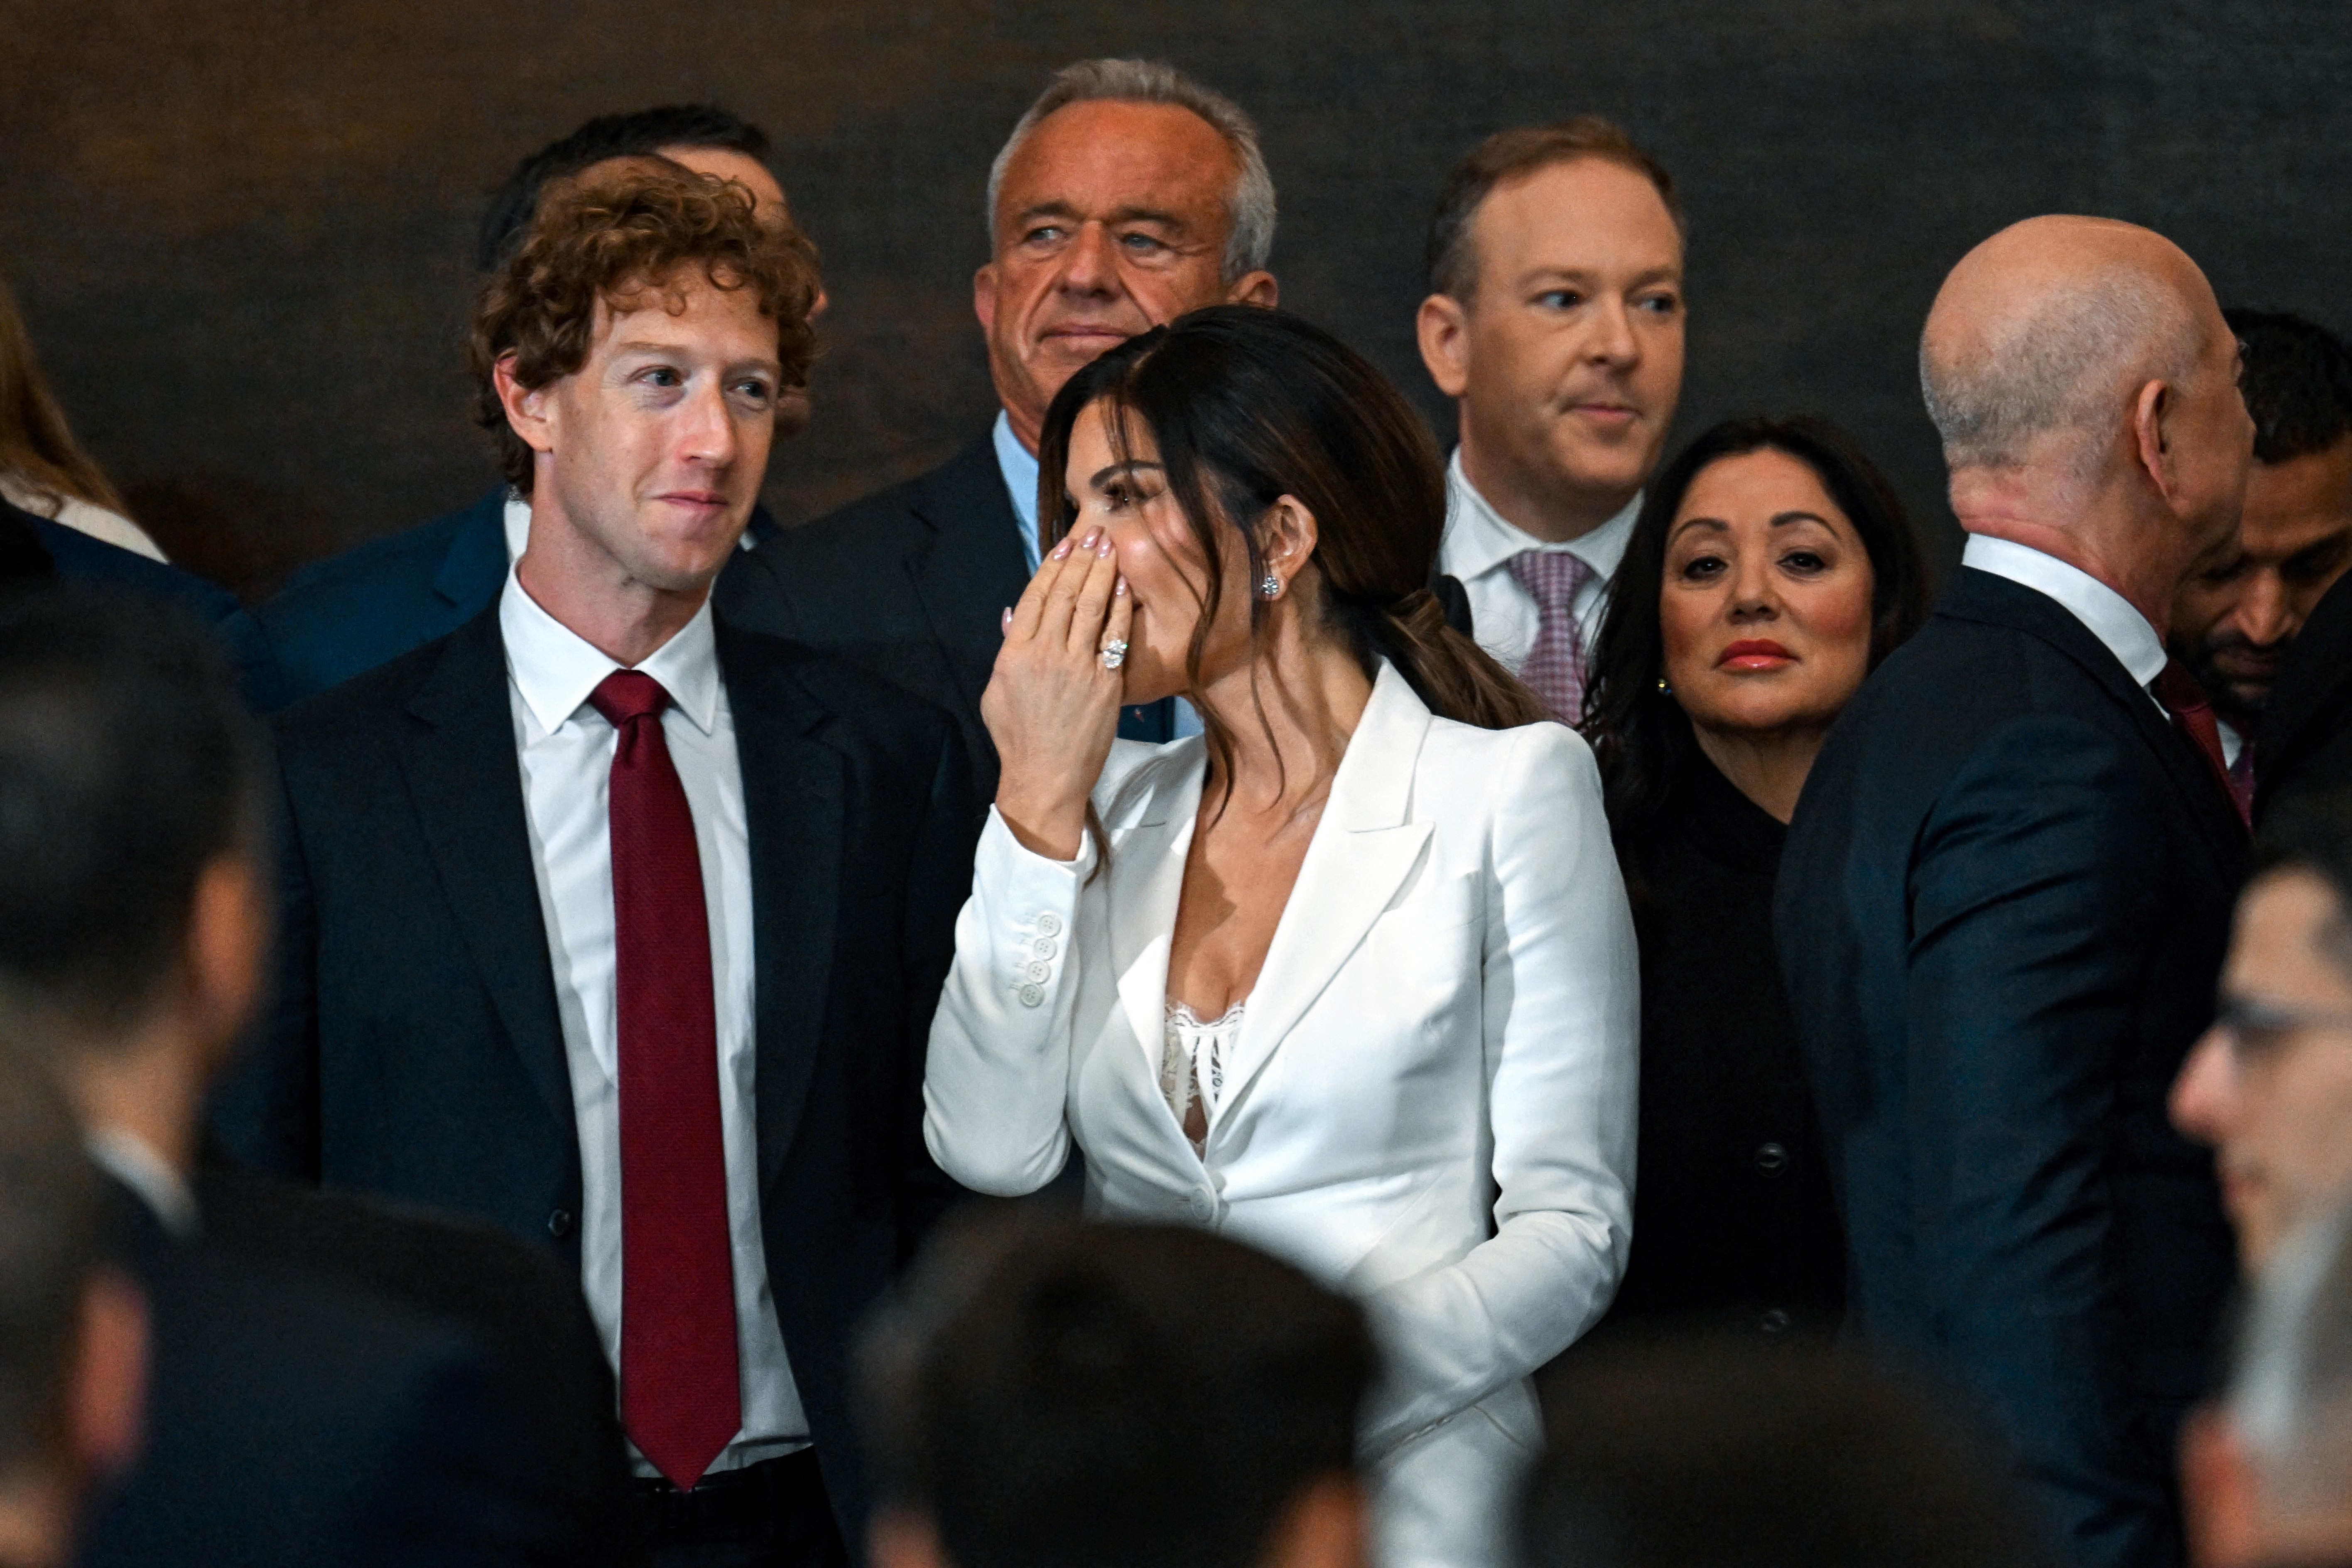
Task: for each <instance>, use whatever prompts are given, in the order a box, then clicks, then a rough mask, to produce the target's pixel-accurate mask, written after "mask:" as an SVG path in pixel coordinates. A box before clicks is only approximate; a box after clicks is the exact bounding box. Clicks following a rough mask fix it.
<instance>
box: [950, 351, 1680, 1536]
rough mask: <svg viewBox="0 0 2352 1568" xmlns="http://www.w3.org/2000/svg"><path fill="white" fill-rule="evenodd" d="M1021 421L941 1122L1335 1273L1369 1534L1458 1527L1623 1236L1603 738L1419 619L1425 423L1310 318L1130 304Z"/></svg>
mask: <svg viewBox="0 0 2352 1568" xmlns="http://www.w3.org/2000/svg"><path fill="white" fill-rule="evenodd" d="M1040 458H1041V462H1042V464H1043V469H1042V471H1043V473H1044V474H1045V476H1046V478H1045V483H1044V484H1043V485H1042V486H1041V490H1042V492H1043V493H1042V495H1041V501H1042V504H1043V507H1044V510H1045V516H1046V517H1047V518H1049V519H1051V520H1053V526H1054V529H1055V532H1056V533H1057V534H1058V535H1059V536H1060V542H1058V543H1057V544H1056V545H1055V548H1054V549H1053V551H1052V552H1050V554H1049V556H1048V558H1047V560H1046V562H1045V567H1044V569H1043V570H1042V571H1040V572H1039V573H1038V574H1037V576H1036V578H1035V579H1034V581H1033V583H1032V584H1031V585H1030V587H1029V589H1028V591H1027V592H1026V593H1025V594H1024V595H1022V599H1021V603H1020V605H1018V607H1017V608H1015V609H1013V610H1012V611H1009V612H1007V616H1006V635H1005V643H1004V648H1003V653H1002V654H1001V655H1000V657H999V658H998V659H997V664H996V670H995V674H994V677H993V679H992V681H991V683H990V686H989V688H988V691H987V693H986V695H985V697H984V698H983V699H982V704H981V711H982V717H983V718H984V719H985V720H986V721H987V723H988V727H989V732H990V734H991V735H992V737H993V738H994V739H995V742H996V744H997V748H998V751H999V752H1000V754H1001V756H1002V758H1003V782H1002V784H1000V786H999V788H998V792H997V796H996V803H995V807H994V809H993V810H992V812H991V813H990V816H989V820H988V824H987V826H986V829H985V832H984V834H983V836H982V841H981V846H980V851H979V856H978V867H977V872H976V875H975V877H974V879H973V887H972V894H971V900H970V901H969V902H968V903H967V904H966V905H965V906H964V910H963V912H962V915H961V919H960V920H959V921H958V924H957V929H956V959H955V966H954V969H953V972H952V973H951V974H950V978H949V981H948V984H947V989H946V992H945V994H944V996H943V997H942V999H941V1003H940V1011H939V1014H938V1017H937V1019H936V1021H935V1023H934V1024H933V1026H932V1031H931V1045H930V1059H929V1072H928V1075H927V1079H926V1082H925V1084H924V1102H925V1106H926V1112H927V1114H926V1118H925V1123H924V1131H925V1135H926V1137H927V1139H928V1142H929V1145H930V1149H931V1152H932V1154H933V1155H934V1156H935V1157H936V1158H937V1159H938V1160H939V1163H940V1165H941V1166H942V1167H943V1168H944V1169H945V1170H946V1171H947V1172H948V1173H949V1174H950V1175H952V1176H954V1177H955V1178H956V1179H957V1180H958V1181H961V1182H962V1183H963V1184H966V1185H968V1186H971V1187H973V1188H976V1189H978V1190H980V1191H982V1192H985V1193H993V1194H1007V1195H1010V1194H1022V1193H1029V1192H1034V1191H1035V1190H1036V1189H1037V1188H1039V1187H1042V1186H1044V1185H1045V1184H1046V1183H1047V1182H1049V1181H1051V1180H1052V1179H1053V1177H1054V1176H1055V1173H1057V1172H1058V1171H1059V1170H1060V1169H1061V1168H1062V1165H1063V1163H1065V1161H1066V1158H1067V1157H1068V1153H1069V1150H1070V1146H1071V1144H1072V1143H1073V1142H1075V1143H1076V1145H1077V1146H1078V1147H1079V1148H1080V1149H1081V1150H1083V1151H1084V1152H1085V1155H1086V1163H1087V1203H1088V1205H1089V1206H1090V1208H1092V1209H1093V1210H1094V1211H1095V1212H1097V1213H1101V1214H1106V1215H1117V1216H1119V1217H1122V1218H1128V1219H1137V1218H1147V1219H1149V1218H1157V1219H1165V1220H1170V1221H1174V1222H1179V1223H1184V1224H1193V1225H1202V1226H1212V1227H1214V1228H1215V1229H1217V1230H1220V1231H1223V1233H1225V1234H1227V1235H1229V1236H1233V1237H1239V1238H1241V1239H1243V1240H1245V1241H1248V1242H1251V1243H1254V1244H1255V1245H1257V1246H1260V1247H1264V1248H1265V1249H1266V1250H1267V1251H1269V1252H1272V1253H1275V1254H1276V1255H1278V1256H1280V1257H1283V1258H1288V1259H1290V1260H1292V1261H1294V1262H1296V1263H1298V1264H1300V1265H1302V1266H1304V1267H1305V1268H1307V1269H1308V1270H1309V1271H1310V1272H1313V1273H1315V1274H1317V1275H1319V1276H1320V1277H1321V1278H1323V1279H1326V1280H1328V1281H1330V1282H1332V1283H1333V1284H1335V1285H1337V1286H1339V1287H1341V1288H1343V1289H1347V1290H1349V1291H1351V1292H1353V1293H1354V1294H1356V1295H1357V1296H1358V1297H1359V1298H1360V1300H1363V1301H1364V1302H1365V1303H1366V1304H1367V1306H1368V1307H1369V1309H1370V1312H1371V1315H1372V1319H1373V1322H1374V1326H1375V1330H1376V1331H1377V1332H1378V1333H1379V1335H1380V1338H1381V1344H1382V1349H1383V1352H1384V1355H1385V1357H1386V1359H1387V1365H1388V1370H1387V1373H1386V1376H1385V1378H1384V1381H1383V1384H1382V1386H1381V1391H1380V1393H1379V1394H1377V1395H1376V1396H1375V1398H1374V1400H1373V1403H1372V1405H1371V1406H1370V1408H1368V1409H1367V1410H1366V1412H1365V1414H1364V1427H1363V1443H1364V1448H1365V1452H1366V1455H1367V1457H1368V1458H1370V1461H1371V1463H1372V1466H1373V1473H1374V1475H1375V1477H1376V1479H1377V1480H1376V1484H1377V1497H1376V1504H1377V1510H1378V1511H1377V1518H1378V1527H1379V1536H1380V1544H1381V1557H1382V1560H1383V1562H1384V1563H1386V1564H1387V1568H1423V1565H1428V1568H1440V1565H1443V1568H1484V1565H1486V1564H1487V1563H1493V1562H1495V1561H1496V1558H1497V1556H1498V1554H1499V1552H1500V1540H1501V1537H1500V1529H1501V1525H1502V1520H1503V1515H1504V1513H1505V1511H1506V1509H1507V1499H1508V1496H1509V1493H1510V1489H1511V1487H1512V1485H1513V1483H1514V1481H1515V1480H1516V1479H1517V1475H1518V1473H1519V1471H1520V1469H1521V1468H1522V1467H1523V1465H1524V1464H1525V1463H1526V1462H1527V1461H1528V1459H1529V1458H1531V1457H1532V1456H1533V1454H1534V1452H1535V1449H1536V1447H1537V1446H1538V1443H1539V1441H1540V1432H1539V1428H1538V1420H1537V1412H1536V1405H1535V1400H1534V1397H1533V1394H1532V1393H1531V1392H1530V1389H1529V1386H1528V1374H1529V1373H1531V1372H1533V1371H1534V1370H1535V1369H1536V1368H1537V1367H1538V1366H1540V1365H1541V1364H1542V1363H1544V1362H1546V1361H1548V1360H1549V1359H1550V1358H1551V1357H1552V1356H1554V1355H1556V1354H1558V1353H1559V1351H1560V1350H1561V1349H1563V1348H1564V1347H1565V1346H1566V1345H1568V1343H1569V1342H1570V1341H1572V1340H1574V1339H1575V1338H1576V1337H1577V1335H1578V1334H1580V1333H1581V1332H1582V1331H1584V1330H1585V1328H1587V1327H1588V1326H1589V1325H1590V1324H1591V1323H1592V1322H1593V1321H1595V1320H1596V1319H1597V1318H1599V1317H1600V1315H1601V1311H1602V1310H1603V1309H1604V1308H1606V1307H1607V1305H1608V1304H1609V1300H1610V1297H1611V1294H1612V1291H1613V1290H1614V1289H1615V1287H1616V1282H1617V1278H1618V1275H1619V1273H1620V1271H1621V1270H1622V1268H1623V1267H1624V1262H1625V1256H1626V1248H1627V1220H1628V1212H1629V1209H1630V1203H1629V1194H1628V1190H1627V1189H1628V1182H1629V1177H1630V1173H1631V1172H1632V1170H1633V1126H1634V1083H1635V1078H1636V1072H1635V1061H1634V1052H1635V1045H1634V1041H1635V1035H1636V1022H1637V1021H1636V1017H1635V1006H1636V1003H1635V996H1636V987H1637V982H1636V973H1635V963H1634V953H1633V928H1632V923H1631V921H1630V918H1629V916H1628V914H1627V910H1626V904H1625V895H1624V890H1623V888H1622V884H1621V882H1620V880H1619V878H1618V872H1617V864H1616V858H1615V857H1614V855H1613V854H1612V852H1611V848H1610V841H1609V830H1608V826H1607V823H1606V821H1605V820H1604V818H1603V816H1602V814H1601V790H1600V784H1599V779H1598V776H1597V774H1596V773H1595V771H1594V768H1593V764H1592V759H1591V753H1590V752H1588V751H1587V749H1586V747H1585V744H1584V742H1582V741H1581V740H1580V739H1578V738H1577V736H1576V735H1575V734H1574V733H1572V732H1571V731H1569V730H1567V729H1565V728H1563V727H1561V726H1560V725H1559V724H1556V723H1549V722H1536V720H1537V719H1538V717H1539V716H1540V714H1541V711H1542V710H1541V708H1540V706H1539V704H1538V702H1537V701H1536V700H1535V699H1534V698H1533V697H1532V696H1531V695H1530V694H1529V693H1528V691H1527V690H1526V689H1524V688H1522V687H1520V686H1519V685H1518V684H1517V682H1516V681H1514V680H1512V679H1510V677H1509V676H1508V675H1507V674H1505V673H1504V672H1503V670H1502V669H1501V668H1500V667H1499V666H1497V665H1496V664H1495V663H1494V662H1493V661H1492V660H1491V659H1489V658H1486V655H1485V654H1483V653H1481V652H1480V651H1479V650H1478V649H1477V647H1475V645H1474V644H1473V643H1472V642H1471V641H1470V640H1469V639H1468V638H1466V637H1462V636H1461V635H1459V634H1458V633H1455V632H1454V631H1453V630H1451V629H1450V628H1448V627H1447V626H1445V624H1444V616H1443V615H1442V614H1441V613H1440V611H1439V609H1438V606H1437V605H1436V602H1435V600H1434V597H1433V595H1432V594H1431V593H1430V592H1429V590H1428V587H1427V584H1428V582H1429V578H1430V574H1431V571H1432V563H1433V561H1434V560H1435V557H1436V553H1437V543H1438V536H1439V533H1440V531H1442V529H1443V527H1444V506H1445V502H1444V483H1443V479H1442V476H1441V469H1440V468H1439V463H1438V458H1437V454H1436V452H1435V450H1434V448H1433V447H1432V445H1431V443H1430V440H1429V437H1428V435H1427V433H1426V431H1425V429H1424V428H1423V426H1422V423H1421V421H1420V419H1419V417H1418V416H1416V415H1415V414H1414V413H1413V412H1412V410H1411V409H1410V408H1409V407H1408V406H1407V405H1405V404H1404V402H1403V400H1402V398H1401V397H1399V396H1398V395H1397V394H1396V392H1395V390H1394V389H1393V388H1391V386H1390V385H1389V384H1388V383H1387V382H1386V381H1385V380H1384V379H1383V378H1382V377H1381V374H1380V373H1379V372H1378V371H1376V370H1374V369H1373V368H1372V367H1371V366H1370V364H1368V363H1365V362H1364V361H1363V360H1362V359H1360V357H1358V356H1357V355H1356V354H1354V353H1351V352H1350V351H1349V350H1348V349H1346V348H1344V347H1343V346H1341V345H1340V344H1339V342H1336V341H1335V340H1333V339H1332V338H1330V337H1328V335H1326V334H1325V333H1323V332H1322V331H1319V330H1318V329H1316V328H1314V327H1311V326H1308V325H1307V324H1306V323H1305V322H1303V321H1299V320H1297V318H1295V317H1290V316H1286V315H1284V314H1282V313H1280V312H1277V311H1272V310H1255V309H1252V308H1248V307H1220V308H1217V309H1214V310H1203V311H1200V312H1197V313H1195V314H1193V315H1191V316H1187V317H1185V318H1183V319H1181V321H1177V322H1176V323H1174V324H1173V325H1172V326H1171V327H1168V328H1164V329H1161V330H1159V331H1153V332H1150V333H1147V334H1145V335H1144V336H1142V337H1139V338H1137V339H1135V340H1133V341H1131V342H1129V343H1127V344H1126V345H1125V346H1124V347H1121V348H1118V349H1115V350H1113V351H1112V352H1111V353H1108V354H1106V355H1105V356H1103V357H1102V358H1101V359H1099V360H1097V361H1096V362H1095V363H1093V364H1092V365H1090V366H1089V367H1087V369H1085V370H1082V371H1080V372H1079V373H1078V374H1076V376H1074V377H1073V378H1072V379H1071V381H1070V382H1069V384H1067V386H1066V388H1065V389H1064V390H1063V392H1062V394H1061V395H1060V396H1059V397H1058V398H1057V399H1056V400H1055V404H1054V406H1053V409H1052V411H1051V412H1050V413H1049V415H1048V416H1047V419H1046V424H1045V437H1044V441H1043V443H1042V447H1041V451H1040ZM1174 692H1181V693H1183V694H1184V695H1186V696H1187V697H1189V698H1190V699H1191V700H1192V703H1193V705H1194V706H1195V707H1196V708H1197V709H1198V710H1199V712H1200V714H1201V718H1202V723H1203V725H1204V726H1205V728H1206V733H1205V734H1204V735H1202V736H1198V737H1194V738H1192V739H1188V740H1181V741H1177V742H1172V743H1171V744H1168V745H1165V746H1157V747H1153V746H1145V745H1140V744H1137V743H1134V742H1117V743H1116V744H1114V741H1113V735H1114V731H1115V729H1116V727H1117V719H1118V707H1119V705H1120V703H1121V702H1148V701H1151V700H1157V699H1159V698H1160V697H1163V696H1166V695H1168V694H1170V693H1174ZM1202 1506H1203V1507H1213V1506H1215V1500H1214V1499H1206V1498H1204V1499H1202Z"/></svg>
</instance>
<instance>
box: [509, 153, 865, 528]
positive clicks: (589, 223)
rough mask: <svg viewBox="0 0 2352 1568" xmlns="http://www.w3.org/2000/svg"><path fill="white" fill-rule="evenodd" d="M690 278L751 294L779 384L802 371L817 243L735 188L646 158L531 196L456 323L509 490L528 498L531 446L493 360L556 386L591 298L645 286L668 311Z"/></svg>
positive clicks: (590, 327) (591, 323) (533, 382)
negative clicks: (504, 251)
mask: <svg viewBox="0 0 2352 1568" xmlns="http://www.w3.org/2000/svg"><path fill="white" fill-rule="evenodd" d="M696 277H699V278H701V279H704V280H705V281H707V282H709V284H710V285H711V286H712V287H713V288H718V289H750V290H751V295H752V298H754V299H755V300H758V301H759V304H760V313H761V315H763V316H766V317H769V318H771V319H772V320H773V321H775V323H776V359H777V362H778V363H779V364H780V366H781V367H782V372H783V384H784V385H786V386H793V385H798V384H802V383H804V382H805V381H806V380H807V379H808V368H809V362H810V361H811V360H812V359H813V358H814V356H815V353H816V338H815V334H814V332H813V331H811V329H810V327H809V324H808V314H809V309H810V307H811V306H813V305H814V304H815V303H816V295H817V286H818V285H817V262H816V247H814V246H813V245H811V244H810V243H809V242H808V240H807V238H806V237H804V236H803V235H802V234H801V232H800V230H798V229H797V228H795V227H793V226H792V225H791V224H790V223H785V224H783V225H781V226H779V225H775V224H767V223H761V221H760V220H759V218H758V217H757V216H754V213H753V206H752V200H751V192H749V191H747V190H745V189H744V188H743V187H742V186H741V185H739V184H733V183H732V182H730V181H725V180H717V179H713V178H711V177H710V176H709V175H708V174H696V173H695V172H694V171H692V170H691V169H684V168H680V167H678V166H677V164H674V163H668V162H667V161H666V160H661V159H646V160H644V161H642V162H641V163H637V164H635V165H633V166H631V167H629V168H626V169H623V170H617V171H615V172H614V174H613V175H612V176H611V177H610V178H607V179H597V180H593V181H591V182H589V183H587V184H577V185H572V186H568V187H566V188H564V189H562V190H560V191H557V192H555V193H553V194H551V195H549V196H548V197H547V199H546V200H545V201H544V202H542V203H541V205H540V209H539V212H538V214H537V216H534V217H533V218H532V219H531V222H530V227H529V228H528V229H526V230H525V231H524V233H523V237H522V241H521V243H520V245H519V246H518V247H516V248H515V250H514V252H513V254H512V255H510V256H509V258H507V261H506V263H505V265H504V266H502V267H501V268H499V270H498V271H496V272H494V273H492V274H491V275H490V276H489V277H488V279H486V280H484V282H483V284H482V287H481V290H480V292H479V293H478V295H477V296H476V298H475V301H474V316H473V320H472V321H471V322H469V323H468V324H467V330H466V367H467V370H469V371H471V372H472V373H473V376H474V418H475V422H476V423H478V424H479V425H480V426H482V427H483V428H484V429H485V430H488V432H489V433H490V437H491V439H492V440H494V441H495V442H497V443H498V448H499V466H500V467H501V468H503V469H504V470H505V472H506V477H507V482H508V483H509V484H511V485H512V486H514V487H515V489H518V490H520V491H521V492H522V493H523V494H525V495H528V494H530V479H531V450H530V447H529V446H527V445H525V444H524V441H523V438H522V437H520V436H518V435H516V434H515V432H514V429H513V426H510V425H509V424H508V423H507V413H506V406H505V405H503V404H502V403H500V402H499V388H498V382H497V379H496V377H495V375H494V374H493V373H494V372H495V370H496V369H497V366H498V363H499V360H500V359H501V358H503V357H504V356H506V355H507V354H509V353H511V354H513V355H514V356H515V363H514V375H515V380H516V381H517V382H518V383H520V384H521V385H523V386H525V387H528V388H530V389H532V390H534V391H535V390H537V389H538V388H540V387H542V386H547V385H549V384H552V383H554V382H557V381H561V380H562V378H563V377H565V376H567V375H571V374H573V373H574V372H576V371H578V370H579V369H580V367H581V366H582V365H583V364H585V363H587V361H588V351H589V349H590V348H591V347H592V346H593V342H594V335H595V329H596V306H597V303H598V302H599V301H600V300H601V301H603V302H604V303H605V304H607V305H613V306H616V307H617V306H620V305H622V304H624V303H626V302H629V301H631V300H634V299H635V297H636V296H638V295H640V294H641V293H643V292H644V291H646V290H648V289H651V290H655V291H657V292H659V293H660V294H662V295H663V296H664V301H663V302H664V305H665V308H667V309H668V310H671V311H672V312H673V313H675V312H677V311H678V310H684V309H685V308H686V306H685V298H684V292H685V291H684V287H683V285H684V284H685V283H687V282H688V281H689V280H690V279H693V278H696Z"/></svg>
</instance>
